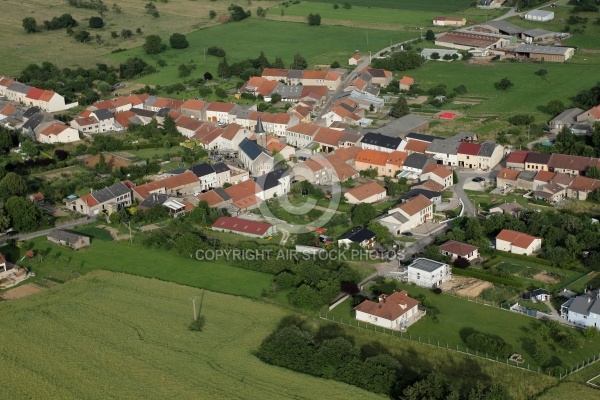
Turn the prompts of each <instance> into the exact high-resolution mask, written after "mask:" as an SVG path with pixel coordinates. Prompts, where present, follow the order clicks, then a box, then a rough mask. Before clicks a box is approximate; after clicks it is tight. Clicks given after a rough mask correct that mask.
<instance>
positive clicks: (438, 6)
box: [309, 0, 473, 13]
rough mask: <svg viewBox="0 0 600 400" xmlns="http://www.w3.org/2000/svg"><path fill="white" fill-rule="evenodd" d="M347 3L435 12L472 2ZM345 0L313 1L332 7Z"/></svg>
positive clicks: (403, 0) (369, 0) (361, 0)
mask: <svg viewBox="0 0 600 400" xmlns="http://www.w3.org/2000/svg"><path fill="white" fill-rule="evenodd" d="M346 1H347V2H348V3H350V4H352V5H353V6H362V7H377V8H393V9H399V10H418V11H434V12H437V13H444V12H452V11H460V10H464V9H466V8H469V7H471V5H472V4H473V2H472V1H470V0H430V1H420V0H399V1H390V0H346ZM346 1H337V0H319V1H316V2H315V3H330V4H331V5H332V7H333V4H339V5H340V11H342V9H341V5H342V4H343V3H345V2H346ZM309 3H313V1H312V0H311V1H309Z"/></svg>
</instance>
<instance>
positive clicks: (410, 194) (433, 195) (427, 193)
mask: <svg viewBox="0 0 600 400" xmlns="http://www.w3.org/2000/svg"><path fill="white" fill-rule="evenodd" d="M419 195H423V196H425V197H427V198H428V199H429V200H431V199H434V198H436V197H440V196H441V195H442V194H441V193H440V192H435V191H433V190H427V189H411V190H409V191H408V192H407V193H406V194H404V196H402V197H400V199H401V200H402V201H403V202H404V201H408V200H410V199H412V198H413V197H417V196H419Z"/></svg>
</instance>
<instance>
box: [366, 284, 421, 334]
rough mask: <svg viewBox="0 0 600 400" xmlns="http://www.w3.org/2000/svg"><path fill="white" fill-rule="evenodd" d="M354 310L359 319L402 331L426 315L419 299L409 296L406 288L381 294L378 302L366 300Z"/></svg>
mask: <svg viewBox="0 0 600 400" xmlns="http://www.w3.org/2000/svg"><path fill="white" fill-rule="evenodd" d="M354 311H355V312H356V315H355V317H356V319H357V320H358V321H362V322H366V323H369V324H373V325H377V326H381V327H384V328H386V329H394V330H402V331H404V330H406V328H408V327H409V326H410V325H412V324H414V323H415V322H417V321H418V320H419V319H420V318H421V317H422V316H423V315H425V311H421V310H419V301H417V300H415V299H413V298H411V297H409V296H408V292H407V291H406V290H402V291H401V292H394V293H392V294H390V295H389V296H388V295H386V294H381V295H380V296H379V298H378V302H374V301H371V300H365V301H363V302H362V303H360V304H359V305H358V306H356V307H354Z"/></svg>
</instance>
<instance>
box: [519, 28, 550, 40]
mask: <svg viewBox="0 0 600 400" xmlns="http://www.w3.org/2000/svg"><path fill="white" fill-rule="evenodd" d="M523 34H524V35H527V36H531V37H534V38H536V37H543V36H549V35H554V32H551V31H547V30H545V29H529V30H527V31H524V32H523Z"/></svg>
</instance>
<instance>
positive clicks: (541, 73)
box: [535, 69, 548, 78]
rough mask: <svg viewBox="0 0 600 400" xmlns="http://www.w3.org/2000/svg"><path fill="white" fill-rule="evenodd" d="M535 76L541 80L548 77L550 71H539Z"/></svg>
mask: <svg viewBox="0 0 600 400" xmlns="http://www.w3.org/2000/svg"><path fill="white" fill-rule="evenodd" d="M535 74H536V75H537V76H539V77H540V78H545V77H546V75H548V70H546V69H538V70H537V71H535Z"/></svg>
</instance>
